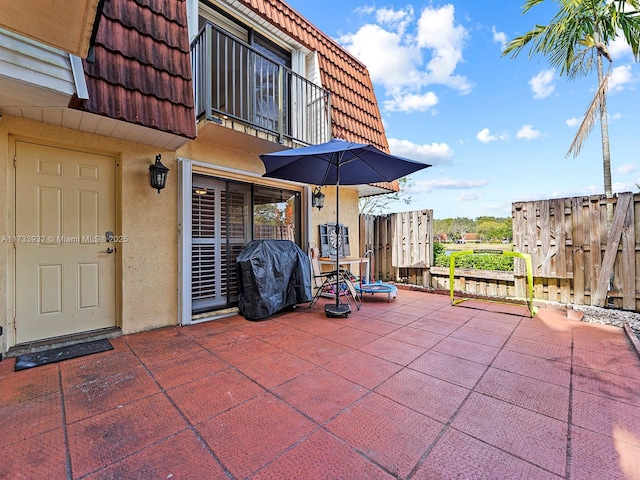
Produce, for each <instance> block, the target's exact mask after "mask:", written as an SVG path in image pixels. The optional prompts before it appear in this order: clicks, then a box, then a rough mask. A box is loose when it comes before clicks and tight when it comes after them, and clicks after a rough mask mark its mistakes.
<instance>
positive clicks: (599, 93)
mask: <svg viewBox="0 0 640 480" xmlns="http://www.w3.org/2000/svg"><path fill="white" fill-rule="evenodd" d="M610 75H611V73H610V71H609V72H607V74H606V75H605V77H604V78H603V79H602V83H601V84H600V86H599V87H598V90H596V94H595V95H594V96H593V100H591V103H590V104H589V108H587V111H586V113H585V114H584V118H583V119H582V123H581V124H580V127H579V128H578V131H577V132H576V136H575V137H574V138H573V142H572V143H571V146H570V147H569V151H568V152H567V154H566V155H565V158H566V157H568V156H569V155H571V154H573V157H574V158H575V157H577V156H578V155H579V154H580V151H581V150H582V146H583V145H584V142H585V141H586V140H587V137H589V133H591V130H593V126H594V125H595V123H596V120H597V118H598V113H599V112H601V111H602V108H603V106H604V105H605V102H606V99H607V88H608V87H609V77H610Z"/></svg>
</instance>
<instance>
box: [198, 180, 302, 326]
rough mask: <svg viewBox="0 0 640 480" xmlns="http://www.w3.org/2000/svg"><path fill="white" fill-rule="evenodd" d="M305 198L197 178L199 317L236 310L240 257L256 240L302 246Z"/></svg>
mask: <svg viewBox="0 0 640 480" xmlns="http://www.w3.org/2000/svg"><path fill="white" fill-rule="evenodd" d="M300 218H301V216H300V192H297V191H292V190H286V189H277V188H273V187H265V186H259V185H251V184H248V183H242V182H235V181H229V180H223V179H217V178H212V177H207V176H204V175H194V176H193V179H192V192H191V309H192V313H193V314H197V313H202V312H208V311H213V310H217V309H221V308H226V307H229V306H233V305H235V304H236V302H237V300H238V297H237V295H238V294H237V292H238V279H237V272H236V257H237V256H238V254H239V253H240V251H241V250H242V249H243V248H244V246H245V245H246V244H247V243H249V242H250V241H251V240H253V239H259V240H265V239H281V240H291V241H293V242H295V243H297V244H298V245H300V222H301V220H300Z"/></svg>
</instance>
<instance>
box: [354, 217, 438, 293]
mask: <svg viewBox="0 0 640 480" xmlns="http://www.w3.org/2000/svg"><path fill="white" fill-rule="evenodd" d="M365 252H372V253H373V269H372V271H371V273H372V278H373V279H375V280H383V281H394V282H395V281H400V280H401V279H402V280H404V281H406V282H407V283H413V284H418V285H424V286H428V285H429V284H430V274H429V267H430V266H431V262H432V259H433V210H418V211H413V212H403V213H392V214H389V215H360V254H361V255H364V254H365Z"/></svg>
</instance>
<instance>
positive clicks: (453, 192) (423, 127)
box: [288, 0, 640, 218]
mask: <svg viewBox="0 0 640 480" xmlns="http://www.w3.org/2000/svg"><path fill="white" fill-rule="evenodd" d="M288 3H289V4H290V5H291V6H292V7H293V8H295V9H296V10H297V11H298V12H299V13H301V14H302V15H303V16H304V17H306V18H307V19H308V20H309V21H310V22H311V23H313V24H314V25H316V26H317V27H318V28H319V29H320V30H322V31H324V32H325V33H326V34H328V35H329V36H331V37H332V38H333V39H334V40H336V41H337V42H338V43H340V44H341V45H342V46H344V47H345V48H346V49H347V50H349V51H350V52H351V53H352V54H354V55H355V56H356V57H357V58H359V59H360V60H361V61H362V62H363V63H364V64H365V65H367V67H368V68H369V71H370V73H371V77H372V79H373V82H374V88H375V92H376V96H377V99H378V104H379V106H380V111H381V114H382V118H383V122H384V125H385V130H386V134H387V138H388V139H389V144H390V147H391V152H392V153H394V154H396V155H400V156H404V157H409V158H414V159H417V160H422V161H425V162H426V163H431V164H432V165H433V166H432V167H431V168H427V169H425V170H423V171H422V172H418V173H415V174H413V175H412V176H411V179H412V181H413V182H414V186H413V188H412V189H411V192H410V196H411V204H410V205H405V204H403V203H399V204H396V205H394V206H393V207H392V210H390V211H396V212H399V211H406V210H417V209H423V208H428V209H433V211H434V216H435V218H448V217H458V216H460V217H470V218H476V217H478V216H482V215H492V216H499V217H506V216H511V204H512V202H514V201H529V200H536V199H548V198H557V197H571V196H579V195H591V194H601V193H603V192H604V187H603V174H602V151H601V141H600V124H599V123H598V124H596V126H595V127H594V129H593V131H592V132H591V134H590V136H589V139H588V140H587V142H586V144H585V146H584V147H583V149H582V152H581V153H580V156H578V157H577V158H573V157H572V156H571V157H568V158H565V155H566V153H567V151H568V149H569V146H570V145H571V142H572V140H573V137H574V135H575V132H576V130H577V127H578V124H579V121H580V120H581V119H582V117H583V115H584V112H585V111H586V109H587V107H588V105H589V103H590V101H591V99H592V98H593V93H594V91H595V88H596V87H597V78H596V74H595V72H594V73H593V74H592V75H590V76H589V77H587V78H584V79H578V80H570V79H568V78H567V77H560V76H559V75H558V72H555V71H554V70H553V69H552V68H551V67H550V66H549V64H548V62H547V60H546V59H545V58H544V57H541V56H537V57H534V58H532V59H529V58H528V51H525V52H523V53H521V54H520V56H519V57H518V58H516V59H511V58H510V57H501V52H502V49H503V46H504V42H505V41H508V40H510V39H512V38H513V37H515V36H518V35H521V34H523V33H525V32H527V31H529V30H530V29H531V28H532V27H533V26H534V25H535V24H536V23H540V24H547V23H549V20H550V19H551V18H552V17H553V15H554V14H555V12H556V10H555V8H554V7H555V5H554V3H553V2H551V1H548V2H544V3H545V4H548V5H545V4H543V5H541V6H538V7H536V8H534V9H533V10H531V11H530V12H529V13H527V14H526V15H522V10H521V5H522V3H524V0H509V1H504V0H501V1H499V0H482V1H479V0H459V1H456V0H450V1H449V2H439V1H436V0H434V1H431V2H420V3H417V2H416V3H411V2H406V1H399V0H398V1H392V2H384V3H371V2H369V3H367V2H366V0H364V1H354V0H323V1H314V0H288ZM609 51H610V53H611V56H612V57H613V65H612V68H613V70H612V72H613V76H612V80H611V83H610V89H609V95H608V113H609V135H610V141H611V164H612V165H611V171H612V178H613V180H612V181H613V189H614V192H624V191H637V188H636V186H635V184H636V183H640V168H639V167H640V159H638V150H639V148H638V147H639V146H640V135H639V132H638V124H639V123H638V117H639V116H640V98H639V97H638V94H637V91H636V89H637V87H638V80H639V79H640V67H639V66H638V65H637V64H636V63H635V62H634V61H633V58H632V56H631V54H630V51H629V49H628V46H626V45H625V44H624V43H623V42H619V41H616V42H614V43H613V44H611V45H609Z"/></svg>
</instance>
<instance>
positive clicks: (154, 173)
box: [149, 154, 169, 193]
mask: <svg viewBox="0 0 640 480" xmlns="http://www.w3.org/2000/svg"><path fill="white" fill-rule="evenodd" d="M160 158H162V155H160V154H158V155H156V163H154V164H153V165H150V166H149V173H150V174H151V187H152V188H155V189H156V190H158V193H160V190H162V189H163V188H164V187H165V186H166V184H167V174H168V173H169V169H168V168H167V167H165V166H164V165H163V164H162V162H161V161H160Z"/></svg>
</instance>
